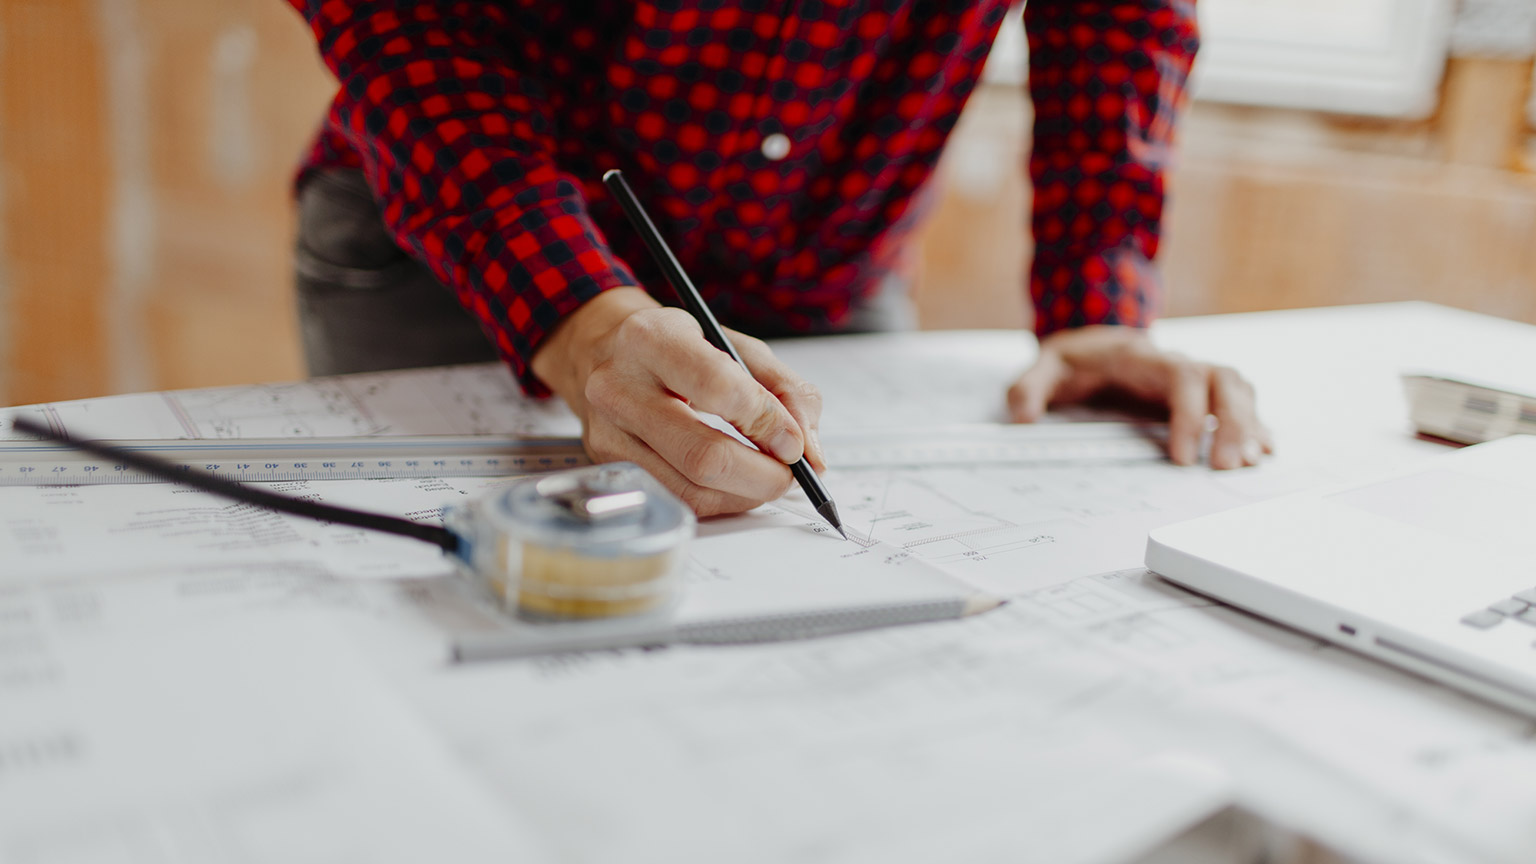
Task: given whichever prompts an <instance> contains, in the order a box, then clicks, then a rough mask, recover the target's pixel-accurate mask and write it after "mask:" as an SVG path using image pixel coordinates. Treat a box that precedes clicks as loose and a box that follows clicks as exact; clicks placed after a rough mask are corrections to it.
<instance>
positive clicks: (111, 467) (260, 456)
mask: <svg viewBox="0 0 1536 864" xmlns="http://www.w3.org/2000/svg"><path fill="white" fill-rule="evenodd" d="M1165 435H1166V433H1165V432H1164V431H1163V429H1162V427H1160V426H1155V425H1143V424H1135V423H1047V424H1035V425H977V426H956V427H945V428H931V429H918V430H899V431H883V430H876V431H862V432H845V433H823V434H822V444H823V446H824V447H825V448H826V451H827V461H828V462H830V463H831V464H832V466H833V467H834V468H837V469H850V470H852V469H860V468H908V467H923V466H945V465H956V466H963V465H1035V464H1050V465H1063V464H1074V463H1088V462H1093V463H1104V462H1149V461H1158V460H1162V459H1164V458H1166V457H1165V453H1164V450H1163V439H1164V437H1165ZM101 443H103V444H108V445H111V446H113V447H118V448H122V449H126V450H130V451H132V452H135V453H143V454H146V455H150V456H157V457H159V458H161V459H163V460H166V461H169V462H171V463H173V464H176V465H180V466H182V467H184V468H186V469H187V470H198V471H204V472H207V473H210V474H214V475H216V476H219V477H226V478H229V479H232V480H239V481H250V482H276V481H283V480H381V479H406V478H413V477H506V476H513V475H517V474H534V473H539V472H543V471H557V470H560V469H564V468H576V467H580V466H582V465H586V464H589V460H588V459H587V455H586V453H585V452H584V451H583V450H582V447H581V441H580V440H579V439H577V438H511V437H507V436H503V435H422V436H386V437H377V438H229V439H222V438H221V439H207V438H204V439H164V440H124V441H103V442H101ZM155 482H159V481H157V480H155V479H154V478H152V477H148V476H146V475H144V474H140V473H139V472H137V471H134V470H133V469H132V468H129V467H127V466H126V465H121V464H117V463H114V462H113V461H111V460H108V459H100V458H97V457H95V456H91V455H89V454H86V453H80V452H78V451H75V450H70V449H68V448H65V447H63V446H61V445H58V444H54V443H51V442H47V441H36V440H0V486H99V485H106V484H127V483H155Z"/></svg>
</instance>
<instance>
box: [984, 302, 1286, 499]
mask: <svg viewBox="0 0 1536 864" xmlns="http://www.w3.org/2000/svg"><path fill="white" fill-rule="evenodd" d="M1107 391H1113V392H1117V393H1120V394H1123V395H1128V396H1130V397H1132V398H1134V399H1137V400H1141V401H1144V402H1147V401H1150V402H1159V403H1162V404H1164V405H1166V406H1167V408H1168V456H1169V458H1170V459H1171V460H1172V461H1173V462H1174V463H1176V464H1179V465H1193V464H1195V463H1196V462H1198V461H1199V459H1200V449H1201V443H1202V439H1203V438H1204V436H1205V432H1206V429H1207V424H1208V421H1209V419H1210V418H1212V417H1214V418H1215V420H1216V428H1215V432H1214V434H1213V435H1212V437H1211V452H1210V463H1211V467H1213V468H1219V469H1226V468H1240V467H1243V466H1244V465H1256V464H1258V462H1259V461H1260V459H1261V458H1262V456H1263V454H1265V453H1270V452H1273V451H1274V444H1273V440H1272V438H1271V437H1270V434H1269V430H1268V429H1265V428H1264V425H1263V424H1262V423H1260V422H1259V419H1258V413H1257V410H1256V408H1255V404H1254V393H1253V387H1252V386H1251V385H1250V384H1249V383H1248V382H1247V381H1246V380H1244V379H1243V377H1242V376H1241V375H1239V374H1238V373H1237V372H1236V371H1234V370H1232V369H1230V368H1227V367H1225V366H1213V365H1211V364H1208V363H1201V362H1198V361H1194V360H1190V359H1189V358H1186V357H1183V356H1181V355H1178V354H1174V353H1170V352H1167V351H1163V350H1160V349H1158V348H1157V346H1155V345H1154V344H1153V343H1152V341H1151V340H1150V339H1149V338H1148V336H1147V334H1146V332H1145V331H1142V330H1137V329H1133V328H1129V327H1113V326H1097V327H1083V328H1079V329H1076V330H1064V331H1060V332H1057V333H1053V334H1051V335H1050V336H1047V337H1046V338H1044V339H1042V340H1041V345H1040V354H1039V356H1038V357H1037V358H1036V360H1035V363H1034V364H1033V365H1032V366H1030V368H1029V369H1027V370H1026V371H1025V372H1024V374H1022V375H1021V376H1019V379H1018V380H1017V381H1016V382H1015V383H1014V384H1013V386H1012V387H1010V388H1009V390H1008V410H1009V414H1010V415H1011V416H1012V418H1013V419H1014V420H1015V421H1019V422H1031V421H1034V420H1037V419H1039V418H1040V416H1041V415H1042V414H1044V413H1045V410H1046V408H1047V407H1048V406H1050V405H1053V404H1056V403H1063V402H1073V401H1076V400H1080V399H1084V398H1088V397H1090V396H1093V395H1095V394H1098V393H1102V392H1107Z"/></svg>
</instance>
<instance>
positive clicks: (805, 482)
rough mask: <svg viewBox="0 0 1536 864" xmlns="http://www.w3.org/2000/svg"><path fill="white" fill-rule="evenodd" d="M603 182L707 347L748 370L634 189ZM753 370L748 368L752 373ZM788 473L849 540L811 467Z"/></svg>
mask: <svg viewBox="0 0 1536 864" xmlns="http://www.w3.org/2000/svg"><path fill="white" fill-rule="evenodd" d="M603 183H604V185H606V186H607V187H608V190H609V191H610V192H612V193H613V196H614V198H616V199H618V202H619V206H620V207H623V208H624V215H625V216H628V217H629V221H630V224H632V225H634V226H635V230H636V231H638V232H639V233H640V239H642V240H644V241H645V248H647V249H649V250H650V252H651V257H652V258H654V259H656V266H658V267H660V268H661V272H662V273H663V274H665V275H666V277H667V281H668V282H670V283H672V290H674V291H676V292H677V296H678V299H680V300H682V301H683V306H684V307H685V308H686V309H687V310H688V312H689V314H691V315H693V317H694V318H696V319H698V322H699V326H701V327H703V328H704V338H706V339H708V340H709V344H711V345H713V346H715V347H716V348H719V349H720V350H721V351H724V352H725V353H727V354H729V355H731V359H732V360H735V361H736V362H737V363H739V364H741V368H743V369H747V364H746V362H745V361H744V360H742V359H741V355H740V354H738V353H736V348H735V346H733V345H732V344H731V340H729V339H727V338H726V337H725V330H723V329H722V328H721V327H720V322H719V321H717V320H715V314H714V313H713V312H711V311H709V307H708V306H705V305H704V298H703V297H700V296H699V289H698V288H695V287H694V285H693V280H692V279H689V278H688V274H687V273H685V272H683V265H681V264H679V263H678V262H677V256H676V255H673V254H672V249H671V248H670V247H669V246H667V241H665V240H663V239H662V237H661V232H660V231H658V230H656V223H654V222H652V221H651V217H650V215H649V214H647V213H646V212H645V208H644V207H642V206H640V199H638V198H636V197H635V193H634V190H632V189H630V188H629V183H628V181H626V180H625V179H624V174H623V172H621V171H619V170H617V169H615V170H613V171H609V172H608V173H607V174H604V175H603ZM751 372H752V370H750V369H747V373H748V374H751ZM789 470H790V472H791V473H793V474H794V475H795V481H796V482H798V483H799V484H800V488H801V489H804V490H805V496H806V497H807V498H809V499H811V506H813V507H815V508H816V512H817V513H820V514H821V518H823V519H825V520H827V522H829V523H830V524H831V525H832V527H833V528H836V529H837V533H839V534H841V535H843V539H844V540H847V539H848V534H847V533H846V532H844V531H843V521H842V520H841V519H839V518H838V516H837V505H836V504H834V503H832V496H830V495H828V494H827V487H825V486H823V485H821V478H820V477H817V476H816V472H815V471H813V470H811V464H810V463H809V462H807V461H805V457H804V456H801V457H800V461H798V462H796V463H794V464H793V465H791V466H789Z"/></svg>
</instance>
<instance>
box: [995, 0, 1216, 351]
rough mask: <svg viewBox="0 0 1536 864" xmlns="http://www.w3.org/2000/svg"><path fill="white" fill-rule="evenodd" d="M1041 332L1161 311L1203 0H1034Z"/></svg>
mask: <svg viewBox="0 0 1536 864" xmlns="http://www.w3.org/2000/svg"><path fill="white" fill-rule="evenodd" d="M1024 23H1025V30H1026V33H1027V35H1028V38H1029V67H1030V68H1029V90H1030V95H1031V97H1032V98H1033V100H1034V113H1035V120H1034V124H1035V125H1034V148H1033V150H1032V151H1031V153H1030V158H1029V173H1030V179H1031V180H1032V182H1033V184H1034V207H1033V213H1032V216H1031V222H1032V227H1033V231H1034V240H1035V254H1034V261H1033V263H1032V265H1031V268H1030V274H1029V288H1030V296H1031V298H1032V299H1033V301H1034V306H1035V332H1036V333H1037V334H1038V335H1041V336H1044V335H1046V334H1048V333H1052V332H1055V331H1057V330H1061V329H1066V328H1070V327H1083V326H1087V325H1091V324H1122V325H1127V326H1134V327H1145V326H1146V325H1148V324H1150V323H1151V321H1152V318H1153V317H1154V315H1155V313H1156V306H1157V303H1158V301H1159V299H1160V298H1159V295H1160V293H1161V280H1160V278H1159V275H1158V271H1157V268H1156V265H1155V264H1154V263H1153V258H1154V256H1156V254H1157V246H1158V237H1159V233H1160V230H1161V224H1162V215H1163V199H1164V189H1163V173H1164V171H1165V170H1166V169H1167V167H1168V164H1169V160H1170V156H1171V151H1172V140H1173V129H1174V120H1175V117H1176V115H1177V113H1178V111H1179V110H1180V109H1181V108H1182V107H1183V103H1184V101H1185V93H1186V89H1185V88H1186V82H1187V80H1188V77H1189V70H1190V65H1191V64H1192V63H1193V62H1194V57H1195V51H1196V49H1197V48H1198V46H1199V37H1198V32H1197V30H1196V25H1195V7H1194V3H1193V0H1136V2H1125V0H1120V2H1116V0H1099V2H1093V0H1030V2H1029V3H1027V4H1026V5H1025V7H1024Z"/></svg>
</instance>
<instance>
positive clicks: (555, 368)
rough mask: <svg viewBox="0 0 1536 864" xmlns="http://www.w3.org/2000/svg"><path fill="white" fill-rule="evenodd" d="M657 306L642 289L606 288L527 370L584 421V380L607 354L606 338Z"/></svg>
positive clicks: (551, 339) (563, 326)
mask: <svg viewBox="0 0 1536 864" xmlns="http://www.w3.org/2000/svg"><path fill="white" fill-rule="evenodd" d="M660 305H661V304H660V303H657V302H656V301H655V299H653V298H652V297H651V295H649V294H647V293H645V291H644V289H641V288H636V287H623V288H610V289H609V290H607V291H604V292H602V293H601V294H599V295H597V296H596V297H593V298H592V299H591V300H588V301H587V302H586V303H583V304H582V305H581V307H580V308H578V309H576V310H575V311H574V312H572V313H571V314H570V315H567V316H566V317H565V319H564V320H562V321H561V322H560V324H559V325H558V326H556V327H555V330H554V332H553V333H551V334H549V336H548V337H547V338H545V340H544V342H543V343H542V344H541V345H540V346H539V348H538V350H537V351H535V352H534V355H533V358H532V359H531V361H530V362H529V367H530V368H531V369H532V370H533V374H534V375H536V376H538V378H539V380H541V381H543V382H544V384H545V385H546V386H548V387H549V389H551V390H553V391H555V393H556V394H558V395H559V396H560V397H561V398H563V399H564V400H565V401H566V404H568V405H570V407H571V410H573V411H575V412H576V413H577V415H578V416H581V417H582V418H583V419H585V416H586V411H585V410H584V409H585V401H586V400H585V399H584V398H583V396H582V394H583V391H584V389H585V384H586V380H587V376H588V375H590V374H591V372H592V369H593V368H594V367H595V366H597V364H599V363H601V362H602V361H603V360H604V359H605V358H606V356H607V354H608V353H609V351H610V349H609V348H608V347H607V345H608V340H609V337H610V336H611V335H612V334H613V332H614V331H615V330H616V329H617V328H618V326H619V324H621V323H623V321H624V319H626V318H628V317H629V316H630V315H633V314H635V313H636V312H640V311H644V310H646V309H655V308H657V307H659V306H660Z"/></svg>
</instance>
